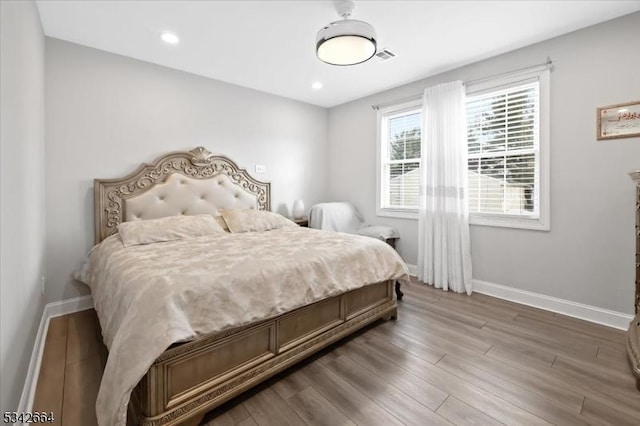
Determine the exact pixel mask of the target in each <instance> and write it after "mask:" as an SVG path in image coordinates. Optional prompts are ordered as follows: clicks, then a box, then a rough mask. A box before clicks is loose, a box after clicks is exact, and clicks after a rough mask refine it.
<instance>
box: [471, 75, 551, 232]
mask: <svg viewBox="0 0 640 426" xmlns="http://www.w3.org/2000/svg"><path fill="white" fill-rule="evenodd" d="M545 73H548V71H545V72H544V73H543V74H545ZM545 77H546V75H545ZM545 77H543V76H542V75H541V74H540V71H538V72H537V75H535V74H534V76H533V77H531V76H523V75H521V74H520V75H517V76H515V78H512V81H511V82H508V81H504V79H502V80H493V81H489V82H485V83H484V85H483V86H484V87H483V88H482V89H481V90H477V91H475V93H474V88H473V86H472V87H468V88H467V104H466V110H467V142H468V146H469V158H468V171H469V175H468V176H469V213H470V218H469V220H470V223H472V224H477V225H493V226H507V227H517V228H530V229H546V230H548V229H549V221H548V204H549V203H548V169H547V167H548V163H547V161H546V155H547V134H546V130H545V129H546V128H547V126H548V124H547V123H548V120H547V115H546V114H547V110H548V109H547V108H546V107H545V108H542V106H543V105H546V102H547V98H546V97H545V95H546V91H547V90H548V88H547V85H546V80H545ZM513 80H515V81H513ZM505 83H506V84H505ZM469 92H472V93H469Z"/></svg>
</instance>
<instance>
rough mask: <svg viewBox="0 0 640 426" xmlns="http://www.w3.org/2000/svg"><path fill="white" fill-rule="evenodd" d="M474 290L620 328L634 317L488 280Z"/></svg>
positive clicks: (478, 282) (476, 284)
mask: <svg viewBox="0 0 640 426" xmlns="http://www.w3.org/2000/svg"><path fill="white" fill-rule="evenodd" d="M407 266H408V268H409V272H410V273H411V275H414V276H415V271H417V268H416V266H415V265H407ZM473 291H475V292H477V293H482V294H486V295H487V296H493V297H497V298H498V299H504V300H509V301H511V302H516V303H520V304H522V305H528V306H533V307H535V308H540V309H544V310H546V311H551V312H557V313H559V314H563V315H567V316H570V317H574V318H579V319H582V320H585V321H590V322H595V323H597V324H602V325H606V326H608V327H613V328H617V329H619V330H626V329H628V328H629V323H630V322H631V320H632V319H633V315H631V314H625V313H622V312H616V311H610V310H608V309H603V308H599V307H597V306H591V305H585V304H582V303H578V302H573V301H571V300H566V299H560V298H557V297H553V296H547V295H545V294H540V293H534V292H532V291H527V290H520V289H518V288H513V287H507V286H505V285H500V284H494V283H490V282H487V281H481V280H473Z"/></svg>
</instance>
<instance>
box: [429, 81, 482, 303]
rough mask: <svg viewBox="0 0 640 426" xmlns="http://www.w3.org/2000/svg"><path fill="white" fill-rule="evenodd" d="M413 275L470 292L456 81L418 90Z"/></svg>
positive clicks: (460, 93)
mask: <svg viewBox="0 0 640 426" xmlns="http://www.w3.org/2000/svg"><path fill="white" fill-rule="evenodd" d="M422 117H423V118H422V164H421V197H420V212H419V233H420V234H419V246H418V278H419V279H420V280H421V281H422V282H424V283H427V284H430V285H433V286H435V287H436V288H442V289H444V290H449V289H451V290H453V291H455V292H458V293H462V292H463V291H466V292H467V294H471V250H470V243H469V206H468V200H467V198H468V191H467V125H466V116H465V91H464V85H463V83H462V82H461V81H453V82H450V83H443V84H439V85H437V86H433V87H430V88H428V89H426V90H425V91H424V99H423V110H422Z"/></svg>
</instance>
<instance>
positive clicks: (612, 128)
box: [597, 101, 640, 140]
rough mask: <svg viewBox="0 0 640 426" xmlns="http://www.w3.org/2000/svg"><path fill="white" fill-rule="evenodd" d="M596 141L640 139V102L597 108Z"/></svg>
mask: <svg viewBox="0 0 640 426" xmlns="http://www.w3.org/2000/svg"><path fill="white" fill-rule="evenodd" d="M597 136H598V140H606V139H620V138H633V137H640V101H636V102H628V103H626V104H617V105H609V106H605V107H601V108H598V135H597Z"/></svg>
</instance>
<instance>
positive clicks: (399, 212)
mask: <svg viewBox="0 0 640 426" xmlns="http://www.w3.org/2000/svg"><path fill="white" fill-rule="evenodd" d="M376 215H377V216H383V217H394V218H396V219H415V220H417V219H418V209H378V211H377V212H376Z"/></svg>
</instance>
